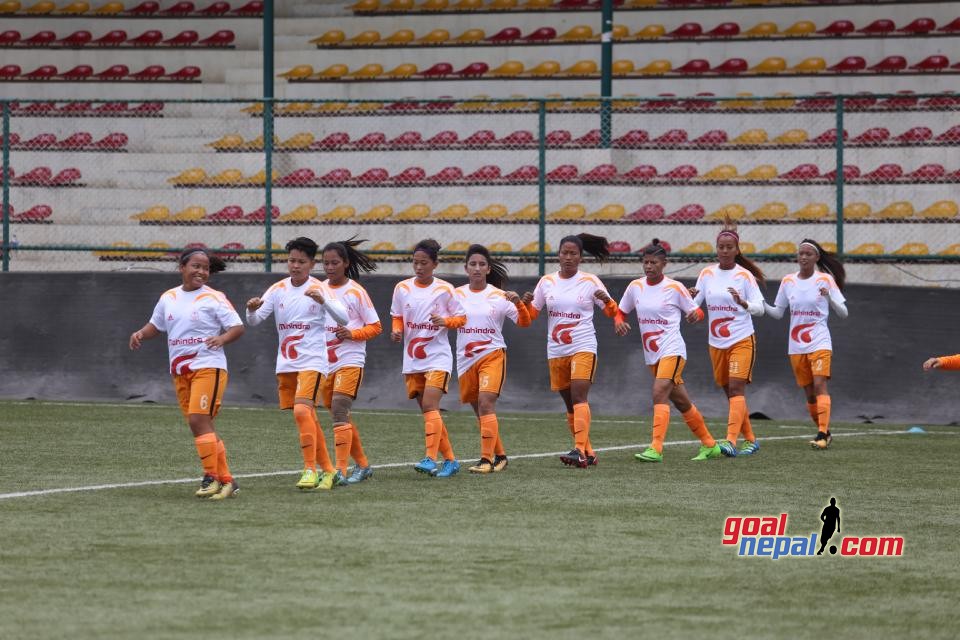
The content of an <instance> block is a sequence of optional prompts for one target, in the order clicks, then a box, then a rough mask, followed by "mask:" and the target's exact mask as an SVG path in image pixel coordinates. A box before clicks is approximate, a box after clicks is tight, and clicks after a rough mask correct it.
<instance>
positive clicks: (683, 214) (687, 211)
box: [667, 204, 707, 222]
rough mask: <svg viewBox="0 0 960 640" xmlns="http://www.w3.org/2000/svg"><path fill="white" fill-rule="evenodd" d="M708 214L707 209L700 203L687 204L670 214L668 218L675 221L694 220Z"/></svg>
mask: <svg viewBox="0 0 960 640" xmlns="http://www.w3.org/2000/svg"><path fill="white" fill-rule="evenodd" d="M706 214H707V212H706V210H705V209H704V208H703V207H702V206H701V205H699V204H685V205H683V206H682V207H680V208H679V209H677V210H676V211H674V212H673V213H671V214H669V215H668V216H667V220H673V221H674V222H693V221H694V220H700V219H701V218H703V216H705V215H706Z"/></svg>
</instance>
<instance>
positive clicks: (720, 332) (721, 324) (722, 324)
mask: <svg viewBox="0 0 960 640" xmlns="http://www.w3.org/2000/svg"><path fill="white" fill-rule="evenodd" d="M734 320H736V318H734V317H733V316H730V317H728V318H717V319H716V320H714V321H713V322H711V323H710V334H711V335H712V336H713V337H714V338H729V337H730V327H729V326H727V325H729V324H730V323H731V322H733V321H734Z"/></svg>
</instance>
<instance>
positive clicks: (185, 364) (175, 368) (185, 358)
mask: <svg viewBox="0 0 960 640" xmlns="http://www.w3.org/2000/svg"><path fill="white" fill-rule="evenodd" d="M198 353H200V352H199V351H194V352H193V353H187V354H185V355H182V356H177V357H176V358H174V359H173V362H171V363H170V373H172V374H174V375H183V373H184V372H185V371H191V369H190V361H191V360H193V359H194V358H196V357H197V354H198Z"/></svg>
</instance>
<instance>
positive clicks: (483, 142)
mask: <svg viewBox="0 0 960 640" xmlns="http://www.w3.org/2000/svg"><path fill="white" fill-rule="evenodd" d="M496 141H497V134H495V133H494V132H493V131H490V130H489V129H481V130H480V131H476V132H474V133H471V134H470V135H469V136H467V137H466V139H464V141H463V142H462V144H463V145H464V146H466V147H486V146H488V145H491V144H493V143H494V142H496Z"/></svg>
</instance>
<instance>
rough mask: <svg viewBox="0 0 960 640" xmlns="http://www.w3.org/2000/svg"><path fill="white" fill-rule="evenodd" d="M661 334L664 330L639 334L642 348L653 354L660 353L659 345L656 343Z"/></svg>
mask: <svg viewBox="0 0 960 640" xmlns="http://www.w3.org/2000/svg"><path fill="white" fill-rule="evenodd" d="M663 332H664V330H663V329H660V330H659V331H649V332H647V333H642V334H640V338H641V340H643V348H644V349H646V350H647V351H652V352H654V353H656V352H657V351H660V344H659V343H658V342H657V341H658V340H659V339H660V336H661V335H662V334H663Z"/></svg>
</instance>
